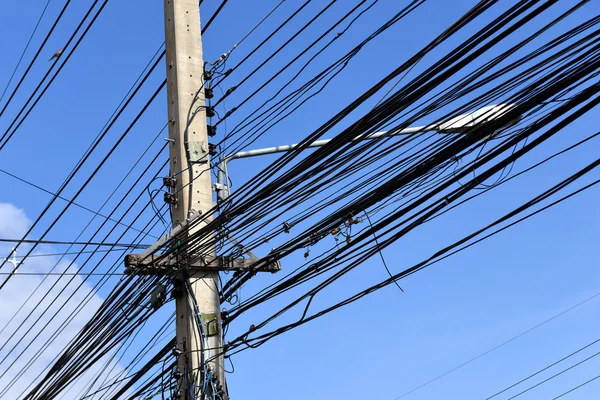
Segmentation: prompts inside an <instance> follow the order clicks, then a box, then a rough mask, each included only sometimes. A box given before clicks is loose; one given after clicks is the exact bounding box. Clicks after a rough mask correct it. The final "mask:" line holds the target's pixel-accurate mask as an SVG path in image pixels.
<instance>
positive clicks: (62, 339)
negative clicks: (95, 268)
mask: <svg viewBox="0 0 600 400" xmlns="http://www.w3.org/2000/svg"><path fill="white" fill-rule="evenodd" d="M30 223H31V222H30V220H29V219H28V218H27V216H26V214H25V213H24V212H23V210H21V209H19V208H17V207H15V206H13V205H11V204H7V203H0V238H20V237H22V235H23V234H24V233H26V231H27V228H28V226H29V225H30ZM24 250H25V249H23V250H21V251H20V252H19V253H20V254H23V253H24ZM0 251H1V253H0V254H2V257H4V256H5V255H6V254H8V252H10V247H7V246H6V245H5V244H4V245H2V246H0ZM39 252H44V253H51V252H53V251H51V248H49V247H47V246H46V247H44V248H43V249H41V250H39ZM54 252H56V251H54ZM34 254H35V253H34ZM57 262H58V258H56V257H32V258H28V259H27V260H26V262H25V264H23V265H22V266H20V268H19V270H20V271H44V272H47V271H50V270H51V269H52V267H54V266H55V264H56V263H57ZM69 264H70V263H69V262H68V261H66V260H63V261H61V262H60V263H59V264H58V266H57V268H56V269H55V270H56V271H65V270H69V271H74V270H75V269H76V266H74V265H70V266H69ZM11 269H12V265H11V264H8V263H5V264H4V265H3V266H1V267H0V272H7V271H10V270H11ZM43 278H44V276H39V275H24V274H18V273H17V274H16V275H14V276H13V277H12V278H11V279H10V280H9V281H8V282H7V284H6V286H5V287H4V288H3V289H2V290H0V330H2V332H0V360H2V359H4V358H5V357H6V360H5V361H3V362H2V363H1V364H0V375H3V376H2V377H0V399H10V400H16V399H20V398H22V397H23V395H22V394H21V393H22V392H23V391H25V393H26V389H27V387H28V386H29V385H30V384H32V383H34V382H39V380H40V379H41V378H42V377H43V375H44V369H45V368H47V367H48V366H49V365H51V364H52V363H53V360H54V358H55V357H56V356H57V355H58V354H60V352H61V350H62V349H63V348H64V347H65V346H66V345H67V344H68V343H69V342H70V340H71V339H72V338H73V337H74V336H75V335H76V334H77V332H78V331H79V330H80V329H81V327H83V325H84V324H85V323H86V322H87V321H88V319H89V317H90V316H91V315H92V314H93V313H94V312H95V311H96V310H97V309H98V307H99V306H100V305H101V304H102V298H100V297H99V296H98V295H96V294H92V293H91V287H90V286H89V285H88V284H87V283H86V282H83V280H82V278H81V277H80V276H64V277H59V276H48V277H47V278H46V279H45V280H44V279H43ZM2 280H4V279H2ZM80 285H81V288H80V289H79V290H76V288H77V287H79V286H80ZM83 303H86V304H85V306H84V307H83V310H82V311H81V312H79V313H78V314H75V311H76V309H77V308H78V307H79V306H80V305H81V304H83ZM19 310H20V311H19ZM46 310H47V311H46ZM44 311H45V312H44ZM66 321H70V322H68V323H66V324H65V325H64V329H62V328H63V323H65V322H66ZM34 325H35V326H34ZM43 326H46V328H45V329H44V330H43V331H41V329H42V327H43ZM59 329H62V330H61V331H60V332H59V333H55V332H56V331H57V330H59ZM21 339H22V340H21ZM19 341H21V342H20V343H19ZM11 350H12V352H10V351H11ZM21 353H22V354H21ZM29 362H31V365H29ZM13 363H14V364H13ZM11 364H12V365H11ZM98 364H102V363H98ZM26 368H28V369H27V371H26V372H24V373H23V371H24V370H25V369H26ZM98 368H100V365H98V367H97V368H96V371H98ZM122 371H123V368H122V367H121V366H120V365H116V367H115V369H114V370H113V371H112V375H114V374H115V373H120V372H122ZM94 372H95V371H90V372H89V373H88V375H86V376H84V378H83V379H80V380H79V381H78V382H77V383H75V384H74V385H73V387H72V388H71V390H70V391H69V394H68V395H67V396H66V397H65V398H69V399H71V398H76V397H75V395H76V394H77V393H79V392H80V390H81V389H82V388H84V386H85V383H87V382H89V381H90V379H89V378H90V376H91V375H92V374H93V373H94ZM19 375H22V376H20V377H19ZM86 377H87V378H88V379H86ZM15 378H18V379H17V380H16V381H14V382H13V379H15ZM102 380H103V379H100V380H99V382H98V384H100V383H101V382H102Z"/></svg>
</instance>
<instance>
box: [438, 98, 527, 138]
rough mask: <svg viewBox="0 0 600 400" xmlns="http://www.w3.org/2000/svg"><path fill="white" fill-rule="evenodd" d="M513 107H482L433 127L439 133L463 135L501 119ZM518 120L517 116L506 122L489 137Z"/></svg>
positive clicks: (508, 105) (519, 118) (507, 105)
mask: <svg viewBox="0 0 600 400" xmlns="http://www.w3.org/2000/svg"><path fill="white" fill-rule="evenodd" d="M515 107H516V105H515V104H494V105H491V106H486V107H482V108H480V109H478V110H475V111H473V112H470V113H467V114H462V115H459V116H456V117H454V118H451V119H449V120H448V121H446V122H442V123H441V124H439V125H437V126H436V127H435V130H436V131H437V132H439V133H465V132H468V131H469V130H470V129H473V127H475V126H479V125H485V124H486V123H488V122H491V121H493V120H497V119H499V118H501V117H503V116H504V115H505V114H506V113H508V112H510V111H511V110H513V109H514V108H515ZM520 120H521V116H520V115H519V116H518V117H517V118H515V119H514V120H512V121H510V122H508V123H507V124H506V125H503V126H502V127H501V128H499V129H497V130H496V131H495V132H494V133H492V134H491V135H490V136H494V135H496V134H497V133H498V132H500V131H502V130H504V129H507V128H510V127H511V126H514V125H515V124H517V123H518V122H519V121H520Z"/></svg>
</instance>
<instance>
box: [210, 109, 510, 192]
mask: <svg viewBox="0 0 600 400" xmlns="http://www.w3.org/2000/svg"><path fill="white" fill-rule="evenodd" d="M515 107H516V105H515V104H495V105H491V106H486V107H482V108H480V109H477V110H475V111H473V112H470V113H467V114H462V115H459V116H456V117H454V118H451V119H449V120H447V121H445V122H442V123H440V124H437V125H428V126H416V127H411V128H406V129H402V130H399V131H395V132H389V131H385V132H376V133H373V134H372V135H369V136H366V137H363V138H360V139H358V140H369V139H377V138H379V137H382V136H400V135H410V134H413V133H422V132H434V131H435V132H438V133H445V134H456V133H460V134H464V133H465V132H467V131H468V130H469V129H472V128H473V127H474V126H476V125H480V124H486V123H489V122H491V121H493V120H496V119H498V118H500V117H502V116H504V115H505V114H506V113H508V112H509V111H511V110H513V109H514V108H515ZM520 120H521V116H518V117H517V118H515V119H514V120H512V121H510V122H509V123H507V124H505V125H503V126H502V127H501V128H499V129H497V130H496V131H495V132H493V133H492V134H490V135H489V136H487V137H490V136H494V135H495V134H497V133H498V132H499V131H501V130H504V129H506V128H509V127H511V126H513V125H515V124H516V123H518V122H519V121H520ZM330 141H331V139H323V140H316V141H314V142H312V143H310V144H309V145H307V146H306V147H321V146H324V145H326V144H327V143H329V142H330ZM297 147H298V143H294V144H287V145H283V146H275V147H267V148H264V149H256V150H248V151H241V152H239V153H235V154H230V155H228V156H225V157H224V158H223V160H221V162H220V164H219V172H218V174H217V183H215V191H216V192H217V198H218V200H219V202H222V201H225V200H227V198H228V197H229V194H230V190H229V186H228V184H227V179H228V173H227V163H228V162H229V161H231V160H237V159H240V158H249V157H257V156H263V155H266V154H275V153H285V152H288V151H292V150H294V149H295V148H297Z"/></svg>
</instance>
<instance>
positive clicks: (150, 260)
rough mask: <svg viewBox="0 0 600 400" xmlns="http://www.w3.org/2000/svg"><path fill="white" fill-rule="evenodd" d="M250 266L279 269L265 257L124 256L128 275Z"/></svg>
mask: <svg viewBox="0 0 600 400" xmlns="http://www.w3.org/2000/svg"><path fill="white" fill-rule="evenodd" d="M250 268H252V269H253V270H254V271H256V272H271V273H275V272H278V271H280V270H281V263H280V262H279V261H274V262H272V261H268V260H265V259H256V260H254V259H251V258H232V257H226V256H220V257H217V258H215V259H212V260H210V261H207V260H199V261H194V262H191V263H186V262H182V261H181V260H177V259H171V258H168V257H163V256H162V255H161V254H152V255H145V254H144V253H142V254H128V255H126V256H125V273H126V274H129V275H157V274H159V275H164V274H168V273H172V272H175V271H178V270H181V269H186V270H188V271H203V270H205V271H207V270H210V271H238V270H245V269H250Z"/></svg>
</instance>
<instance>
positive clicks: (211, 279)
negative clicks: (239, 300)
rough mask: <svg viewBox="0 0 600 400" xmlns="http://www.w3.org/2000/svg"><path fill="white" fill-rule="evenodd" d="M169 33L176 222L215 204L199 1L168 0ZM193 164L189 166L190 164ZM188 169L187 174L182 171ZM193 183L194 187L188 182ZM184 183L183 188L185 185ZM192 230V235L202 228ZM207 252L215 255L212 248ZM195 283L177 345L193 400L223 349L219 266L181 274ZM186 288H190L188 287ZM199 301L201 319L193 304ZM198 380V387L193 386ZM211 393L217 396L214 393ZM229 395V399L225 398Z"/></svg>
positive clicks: (184, 299) (184, 393)
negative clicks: (204, 373)
mask: <svg viewBox="0 0 600 400" xmlns="http://www.w3.org/2000/svg"><path fill="white" fill-rule="evenodd" d="M164 2H165V3H164V4H165V38H166V51H167V58H166V60H167V95H168V101H169V141H170V144H169V154H170V158H171V161H170V166H171V176H176V177H177V183H176V187H175V191H174V193H177V195H176V199H173V203H174V204H172V205H171V218H172V223H173V226H174V227H176V226H177V225H179V224H180V223H182V222H184V221H185V220H186V219H187V218H188V215H189V213H190V212H191V211H197V212H200V213H206V212H207V211H208V210H210V209H212V206H213V201H212V187H211V178H210V173H205V174H202V171H203V170H205V169H206V168H207V167H208V166H209V165H210V164H209V155H208V136H207V128H206V111H205V108H204V105H205V103H204V86H203V82H204V77H203V74H204V63H203V60H202V38H201V33H200V11H199V7H198V1H197V0H164ZM188 168H189V169H188ZM181 171H184V172H183V173H180V172H181ZM188 185H189V186H188ZM182 188H183V189H182ZM199 228H200V227H197V228H196V229H193V230H191V231H188V234H193V233H194V232H195V231H196V230H197V229H199ZM204 255H205V256H208V257H211V258H214V256H215V250H214V249H212V250H211V251H210V252H209V254H204ZM181 278H182V279H185V280H187V284H188V285H189V286H190V287H191V296H193V297H194V299H190V298H188V296H187V295H186V296H181V297H179V298H177V299H176V316H177V325H176V328H177V348H178V349H179V351H181V352H182V353H181V355H180V356H179V362H178V365H179V372H180V373H181V374H182V378H181V386H180V393H181V399H191V398H192V396H190V390H191V388H195V392H196V393H197V392H198V388H199V387H200V385H201V374H202V369H203V367H204V366H203V365H202V363H201V359H204V360H208V359H211V358H212V357H214V356H215V355H216V354H218V353H222V351H221V349H222V347H223V336H222V329H221V314H220V303H219V289H218V279H219V272H218V271H217V270H208V269H205V270H195V271H194V272H192V271H190V272H189V276H187V277H184V276H181ZM184 293H185V291H184ZM194 300H195V302H196V303H197V305H198V311H199V313H200V316H199V317H200V319H197V318H196V316H195V313H194V310H193V308H191V307H190V304H194ZM199 320H201V321H202V325H203V327H204V330H205V334H206V335H207V340H206V341H205V342H204V346H206V349H207V350H204V351H201V346H202V344H201V342H200V341H201V340H202V339H201V335H200V332H198V328H197V327H198V323H197V321H199ZM223 360H224V359H223V356H222V355H220V356H218V357H216V358H214V359H213V361H211V362H209V363H208V365H210V367H211V369H212V372H213V374H214V375H215V376H216V377H217V378H218V380H219V381H220V383H221V384H222V385H223V386H224V387H225V376H224V368H223ZM192 385H193V386H192ZM210 398H212V397H210ZM224 400H225V399H224Z"/></svg>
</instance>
